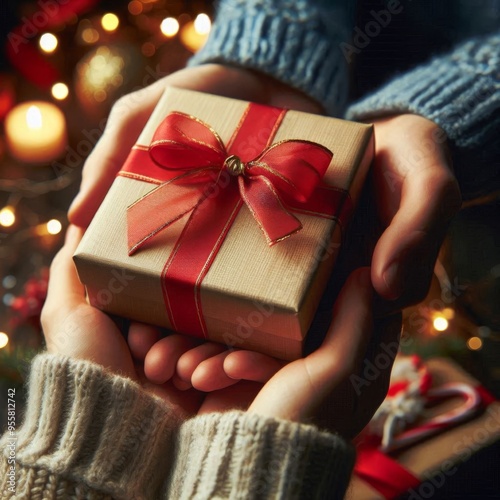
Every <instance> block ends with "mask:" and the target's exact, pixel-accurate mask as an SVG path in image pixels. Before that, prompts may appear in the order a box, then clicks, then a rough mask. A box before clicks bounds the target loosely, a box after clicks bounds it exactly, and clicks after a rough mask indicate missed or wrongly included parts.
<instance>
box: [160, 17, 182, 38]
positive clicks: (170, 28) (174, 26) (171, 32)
mask: <svg viewBox="0 0 500 500" xmlns="http://www.w3.org/2000/svg"><path fill="white" fill-rule="evenodd" d="M160 30H161V32H162V33H163V34H164V35H165V36H166V37H167V38H172V37H173V36H175V35H177V32H178V31H179V21H177V19H175V18H174V17H166V18H165V19H164V20H163V21H162V22H161V24H160Z"/></svg>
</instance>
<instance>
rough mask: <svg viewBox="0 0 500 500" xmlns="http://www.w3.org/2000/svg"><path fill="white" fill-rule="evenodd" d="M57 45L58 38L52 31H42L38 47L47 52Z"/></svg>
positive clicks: (54, 48) (52, 50)
mask: <svg viewBox="0 0 500 500" xmlns="http://www.w3.org/2000/svg"><path fill="white" fill-rule="evenodd" d="M57 45H58V40H57V37H56V36H55V35H53V34H52V33H44V34H43V35H42V36H41V37H40V48H41V49H42V50H43V51H44V52H47V53H51V52H54V50H56V48H57Z"/></svg>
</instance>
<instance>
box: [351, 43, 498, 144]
mask: <svg viewBox="0 0 500 500" xmlns="http://www.w3.org/2000/svg"><path fill="white" fill-rule="evenodd" d="M407 112H410V113H417V114H420V115H422V116H425V117H426V118H428V119H430V120H432V121H434V122H435V123H437V124H438V125H439V126H440V127H442V128H443V129H444V130H445V131H446V133H447V134H448V138H449V139H450V140H451V141H453V142H454V143H455V144H456V145H457V146H459V147H465V148H467V147H473V146H478V145H480V144H485V143H487V142H488V141H491V140H493V138H495V139H496V140H498V136H497V134H498V130H499V128H500V34H498V33H497V34H494V35H490V36H487V37H482V38H476V39H474V40H469V41H468V42H466V43H464V44H462V45H460V46H458V47H457V49H456V50H455V51H453V52H452V53H451V54H447V55H444V56H441V57H436V58H434V59H433V60H432V61H430V62H429V63H428V64H425V65H423V66H419V67H417V68H415V69H414V70H412V71H410V72H408V73H405V74H404V75H403V76H399V77H397V78H395V79H393V80H392V81H391V82H389V83H388V84H387V85H385V86H384V87H382V88H381V89H380V90H379V91H378V92H375V93H373V94H371V95H369V96H368V97H366V98H365V99H363V100H361V101H360V102H359V103H357V104H354V105H353V106H351V107H350V108H349V110H348V112H347V118H349V119H353V120H367V119H370V118H373V117H375V116H380V115H384V114H385V115H387V114H395V113H407Z"/></svg>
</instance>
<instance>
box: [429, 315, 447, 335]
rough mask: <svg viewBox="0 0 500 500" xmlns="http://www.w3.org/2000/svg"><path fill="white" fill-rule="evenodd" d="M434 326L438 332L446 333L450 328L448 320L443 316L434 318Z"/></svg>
mask: <svg viewBox="0 0 500 500" xmlns="http://www.w3.org/2000/svg"><path fill="white" fill-rule="evenodd" d="M432 325H433V326H434V329H435V330H437V331H438V332H444V331H445V330H446V329H447V328H448V326H449V323H448V320H447V319H446V318H445V317H443V316H436V317H435V318H434V321H433V322H432Z"/></svg>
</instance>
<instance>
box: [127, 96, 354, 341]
mask: <svg viewBox="0 0 500 500" xmlns="http://www.w3.org/2000/svg"><path fill="white" fill-rule="evenodd" d="M285 113H286V110H282V109H279V108H273V107H268V106H261V105H258V104H249V106H248V107H247V109H246V111H245V113H244V115H243V117H242V118H241V120H240V123H239V125H238V127H237V129H236V131H235V133H234V135H233V137H232V138H231V140H230V141H229V143H228V144H227V145H226V146H225V145H224V144H223V142H222V140H221V139H220V137H219V136H218V134H217V133H216V132H215V131H214V130H213V129H212V128H211V127H210V126H209V125H207V124H205V123H203V122H202V121H200V120H198V119H197V118H194V117H191V116H188V115H185V114H183V113H179V112H174V113H170V114H169V115H168V116H167V117H166V118H165V119H164V120H163V122H162V123H161V124H160V125H159V127H158V129H157V130H156V132H155V134H154V136H153V140H152V143H151V145H150V146H149V147H143V146H136V148H135V149H133V150H132V153H131V155H130V156H129V158H128V159H127V162H126V164H125V165H124V167H123V168H122V171H121V172H120V175H122V176H127V177H132V178H134V179H138V180H142V181H147V182H154V183H156V184H158V187H157V188H156V189H153V190H152V191H151V192H149V193H147V194H146V195H145V196H143V197H142V198H140V199H139V200H138V201H137V202H135V203H134V204H132V205H131V206H130V207H128V209H127V227H128V245H129V253H130V254H133V253H134V252H136V251H137V250H138V249H139V248H140V247H141V246H143V245H144V244H145V243H146V242H149V241H150V240H151V239H152V238H153V237H154V236H155V235H157V234H158V233H159V232H160V231H162V230H163V229H165V228H167V227H169V226H171V225H172V224H173V223H175V222H176V221H177V220H179V219H180V218H183V217H184V216H188V220H187V222H186V223H185V225H184V228H183V231H182V234H181V235H180V236H179V238H178V240H177V242H176V244H175V247H174V249H173V250H172V252H171V254H170V256H169V258H168V260H167V262H166V264H165V267H164V269H163V272H162V287H163V295H164V300H165V305H166V307H167V312H168V315H169V318H170V321H171V323H172V327H173V328H174V329H175V330H177V331H179V332H183V333H188V334H191V335H195V336H206V328H205V323H204V319H203V314H202V311H201V299H200V284H201V282H202V281H203V279H204V277H205V275H206V273H207V272H208V269H209V268H210V266H211V263H212V262H213V260H214V258H215V256H216V255H217V252H218V250H219V248H220V246H221V245H222V242H223V241H224V238H225V237H226V235H227V233H228V231H229V229H230V227H231V225H232V223H233V221H234V219H235V217H236V215H237V214H238V212H239V210H240V208H241V206H242V205H243V203H245V204H246V205H247V206H248V208H249V210H250V212H251V213H252V215H253V216H254V218H255V220H256V222H257V223H258V225H259V226H260V228H261V229H262V231H263V233H264V235H265V237H266V239H267V241H268V243H269V244H270V245H272V244H274V243H277V242H278V241H280V240H282V239H283V238H286V237H287V236H290V235H292V234H293V233H295V232H297V231H299V230H300V229H301V223H300V221H299V220H298V219H297V217H295V215H293V214H292V213H290V209H293V211H294V212H302V213H309V214H314V215H317V216H320V217H328V218H340V217H342V218H346V217H348V216H349V215H350V212H351V204H350V198H349V197H348V194H347V193H346V192H345V191H343V190H340V189H335V188H331V187H328V186H321V185H320V181H321V178H322V177H323V175H324V173H325V172H326V170H327V168H328V166H329V164H330V161H331V158H332V153H331V152H330V151H329V150H328V149H326V148H325V147H323V146H321V145H319V144H316V143H313V142H309V141H299V140H297V141H283V142H281V143H278V144H275V145H272V146H269V144H270V143H271V141H272V139H273V137H274V135H275V133H276V130H277V129H278V128H279V126H280V124H281V121H282V119H283V117H284V115H285ZM231 157H232V159H231ZM235 157H236V158H235ZM236 174H241V175H236Z"/></svg>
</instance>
